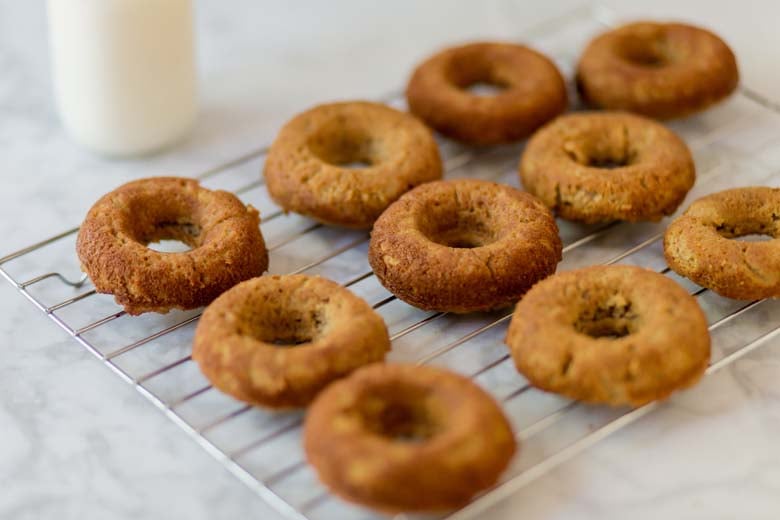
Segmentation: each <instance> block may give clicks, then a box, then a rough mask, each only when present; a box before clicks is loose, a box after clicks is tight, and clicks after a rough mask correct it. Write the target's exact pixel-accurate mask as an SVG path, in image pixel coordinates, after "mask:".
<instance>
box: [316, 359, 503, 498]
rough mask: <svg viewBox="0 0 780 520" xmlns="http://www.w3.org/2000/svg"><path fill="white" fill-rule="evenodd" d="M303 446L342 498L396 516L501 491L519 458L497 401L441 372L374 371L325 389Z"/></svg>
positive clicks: (359, 372) (427, 369)
mask: <svg viewBox="0 0 780 520" xmlns="http://www.w3.org/2000/svg"><path fill="white" fill-rule="evenodd" d="M304 447H305V450H306V456H307V458H308V460H309V462H310V463H311V464H312V465H313V466H314V468H315V469H316V470H317V473H318V475H319V477H320V479H321V480H322V481H323V482H324V483H325V485H326V486H328V488H330V489H331V490H332V491H333V492H334V493H335V494H337V495H339V496H340V497H342V498H344V499H346V500H349V501H352V502H357V503H359V504H364V505H367V506H370V507H373V508H375V509H380V510H383V511H387V512H399V511H443V510H447V509H453V508H456V507H459V506H462V505H464V504H465V503H466V502H468V501H469V499H470V498H471V497H473V496H474V494H476V493H477V492H479V491H481V490H484V489H486V488H488V487H490V486H492V485H493V484H495V482H496V480H497V479H498V477H499V475H500V474H501V472H503V470H504V469H505V468H506V467H507V465H508V464H509V461H510V459H511V458H512V456H513V455H514V453H515V450H516V443H515V439H514V436H513V434H512V430H511V427H510V425H509V423H508V422H507V420H506V418H505V417H504V415H503V413H502V412H501V409H500V408H499V406H498V405H497V404H496V402H495V401H494V400H493V399H492V398H491V397H490V395H488V394H487V393H486V392H485V391H484V390H482V389H481V388H480V387H479V386H477V385H476V384H474V383H473V382H472V381H471V380H469V379H467V378H465V377H463V376H460V375H458V374H455V373H453V372H449V371H445V370H442V369H437V368H431V367H427V366H414V365H383V364H374V365H370V366H367V367H364V368H361V369H359V370H357V371H355V372H354V373H353V374H352V375H350V376H349V377H347V378H345V379H342V380H340V381H338V382H336V383H334V384H332V385H330V386H329V387H328V388H326V389H325V390H324V391H323V392H322V393H321V394H320V395H319V396H318V397H317V399H316V400H315V401H314V403H313V404H312V406H311V408H309V412H308V414H307V416H306V424H305V427H304Z"/></svg>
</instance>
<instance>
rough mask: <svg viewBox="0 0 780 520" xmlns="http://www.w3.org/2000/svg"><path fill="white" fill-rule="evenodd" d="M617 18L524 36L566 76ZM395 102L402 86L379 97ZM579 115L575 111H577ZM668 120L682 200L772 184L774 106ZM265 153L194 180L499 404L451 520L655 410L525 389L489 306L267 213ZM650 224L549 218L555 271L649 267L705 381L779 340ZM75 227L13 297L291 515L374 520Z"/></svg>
mask: <svg viewBox="0 0 780 520" xmlns="http://www.w3.org/2000/svg"><path fill="white" fill-rule="evenodd" d="M614 21H615V17H614V14H613V13H611V12H609V11H607V10H605V9H604V8H602V7H598V6H590V5H588V6H583V7H581V8H579V9H576V10H574V11H571V12H569V13H567V14H565V15H563V16H561V17H559V18H556V19H554V20H549V21H547V22H545V23H544V24H541V25H539V26H537V27H536V28H535V29H534V30H532V31H530V33H527V34H526V40H527V41H529V42H530V43H531V44H532V45H533V46H534V47H536V48H538V49H539V50H541V51H543V52H545V53H547V54H548V55H549V56H552V57H554V59H555V60H556V61H557V64H558V65H559V66H560V68H561V70H562V71H563V72H564V74H565V75H566V76H568V77H569V78H571V76H572V71H573V65H574V60H575V59H576V55H577V53H578V52H580V51H581V50H582V49H583V47H584V44H585V43H586V42H587V41H588V40H589V39H590V38H591V37H592V36H594V35H595V34H596V33H598V32H600V31H602V30H604V29H605V27H608V26H611V25H613V22H614ZM384 101H386V102H388V103H389V104H391V105H394V106H397V107H401V108H402V107H403V106H404V101H403V99H402V97H401V96H400V94H395V95H393V96H391V97H390V98H387V99H385V100H384ZM575 108H576V107H575ZM671 126H672V128H673V129H674V130H675V131H677V132H678V133H679V134H681V135H682V136H683V137H684V138H685V139H686V141H687V142H688V144H689V146H690V147H691V149H692V151H693V153H694V157H695V161H696V167H697V172H698V178H697V181H696V185H695V187H694V188H693V190H692V192H691V193H690V194H689V195H688V198H687V200H686V204H688V203H690V201H692V200H694V199H695V198H698V197H700V196H702V195H704V194H706V193H710V192H714V191H718V190H721V189H725V188H729V187H733V186H737V185H748V184H762V185H765V184H771V183H774V182H776V180H777V176H776V172H777V171H778V168H780V109H779V108H778V106H777V105H775V104H773V103H772V102H770V101H768V100H766V99H765V98H762V97H761V96H759V95H758V94H756V93H755V92H753V91H751V90H749V89H748V88H746V87H742V88H741V89H740V90H739V92H738V93H737V94H736V95H734V96H733V97H732V98H731V99H730V100H728V101H727V102H725V103H723V104H721V105H719V106H718V107H716V108H713V109H712V110H709V111H707V112H705V113H704V114H701V115H699V116H696V117H692V118H688V119H685V120H683V121H679V122H674V123H672V124H671ZM440 144H441V150H442V155H443V157H444V159H445V164H446V171H447V177H450V178H452V177H471V178H481V179H492V180H496V181H498V182H503V183H506V184H510V185H513V186H518V178H517V174H516V165H517V162H518V158H519V154H520V151H521V149H522V148H521V146H508V147H501V148H495V149H490V150H473V149H469V148H466V147H463V146H459V145H457V144H454V143H452V142H448V141H441V142H440ZM265 151H266V149H265V148H263V149H260V150H256V151H253V152H250V153H248V154H246V155H245V156H243V157H240V158H238V159H235V160H233V161H231V162H229V163H226V164H223V165H221V166H218V167H215V168H212V169H210V170H208V171H206V172H204V173H202V174H200V175H199V176H198V178H200V179H201V180H202V182H203V184H204V185H205V186H207V187H210V188H222V189H229V190H232V191H233V192H234V193H236V194H238V195H239V196H240V197H241V198H242V199H243V200H244V201H245V202H247V203H251V204H253V205H254V206H256V207H257V208H259V209H260V211H261V212H262V214H263V215H264V219H263V222H262V224H261V226H262V231H263V234H264V236H265V239H266V242H267V244H268V246H269V251H270V255H271V272H272V273H304V272H305V273H309V274H318V275H322V276H326V277H328V278H331V279H333V280H336V281H338V282H340V283H342V284H343V285H344V286H346V287H349V288H350V289H351V290H352V291H354V292H355V293H356V294H358V295H359V296H361V297H363V298H365V299H366V300H367V301H368V302H370V303H371V304H372V305H373V307H374V309H376V310H377V312H379V313H380V314H381V315H382V317H383V318H384V320H385V322H386V323H387V326H388V328H389V331H390V335H391V338H392V340H393V348H392V352H391V354H390V355H389V359H388V361H390V362H400V361H403V362H414V363H430V364H434V365H437V366H442V367H446V368H449V369H451V370H455V371H458V372H460V373H463V374H467V375H469V376H470V377H472V378H473V379H474V380H475V381H476V382H478V383H479V384H480V385H481V386H482V387H483V388H485V389H487V390H488V391H489V392H490V393H491V394H492V395H493V396H494V397H495V398H496V399H497V400H498V401H500V402H501V403H502V405H503V408H504V410H505V411H506V413H507V415H508V416H509V417H510V420H511V422H512V424H513V427H514V429H515V432H516V433H517V437H518V440H519V441H520V442H521V450H520V453H519V455H518V456H517V457H516V458H515V460H514V461H513V462H512V464H511V466H510V468H509V470H508V471H507V472H506V473H505V474H504V475H503V477H502V479H501V481H500V483H499V484H497V485H496V486H495V487H494V488H492V489H490V490H488V491H487V492H485V493H483V494H482V495H481V496H479V497H477V498H476V499H475V500H474V501H473V502H472V503H471V504H470V505H468V506H467V507H465V508H464V509H461V510H460V511H456V512H452V513H450V514H449V515H446V516H447V517H448V518H467V517H468V518H472V517H474V516H475V515H476V514H478V513H479V512H481V511H483V510H485V509H486V508H488V507H490V506H492V505H494V504H496V503H497V502H499V501H500V500H502V499H504V498H506V497H508V496H510V495H511V494H512V493H513V492H514V491H516V490H517V489H519V488H520V487H522V486H524V485H526V484H527V483H529V482H531V481H533V480H534V479H536V478H538V477H540V476H541V475H543V474H545V473H547V472H548V471H550V470H551V469H553V468H555V467H556V466H557V465H559V464H561V463H562V462H564V461H566V460H568V459H570V458H571V457H573V456H574V455H576V454H577V453H579V452H581V451H582V450H584V449H586V448H587V447H589V446H591V445H593V444H594V443H596V442H597V441H599V440H601V439H603V438H604V437H606V436H607V435H609V434H610V433H612V432H615V431H617V430H618V429H620V428H622V427H624V426H626V425H628V424H630V423H632V422H633V421H636V420H637V419H638V418H640V417H642V416H644V415H646V414H648V413H649V412H651V411H652V410H654V409H655V408H657V407H658V406H663V405H662V404H658V403H653V404H649V405H646V406H644V407H641V408H638V409H627V408H618V409H615V408H608V407H595V406H589V405H585V404H582V403H578V402H574V401H570V400H567V399H564V398H561V397H559V396H555V395H552V394H548V393H543V392H541V391H538V390H536V389H534V388H532V387H530V386H529V385H528V383H527V381H525V380H524V379H523V377H522V376H520V375H519V374H518V373H517V372H516V371H515V369H514V367H513V364H512V363H511V360H510V357H509V354H508V351H507V349H506V347H505V346H504V345H503V342H502V340H503V336H504V334H505V330H506V326H507V323H508V321H509V318H510V313H509V312H508V311H506V310H504V311H502V312H495V313H483V314H471V315H465V316H463V315H460V316H456V315H451V314H447V313H441V312H426V311H422V310H419V309H415V308H413V307H411V306H409V305H406V304H405V303H403V302H401V301H399V300H397V299H396V298H395V297H394V296H392V295H391V294H390V293H388V292H387V291H386V290H385V289H384V288H383V287H382V286H381V285H380V284H379V283H378V281H377V280H376V278H375V277H374V276H373V273H372V272H371V269H370V267H369V265H368V262H367V259H366V253H367V246H368V234H367V233H365V232H361V231H352V230H344V229H335V228H328V227H325V226H323V225H321V224H319V223H316V222H314V221H312V220H309V219H307V218H304V217H302V216H299V215H294V214H285V213H283V212H282V210H281V209H280V208H279V207H278V206H276V205H275V204H274V203H273V202H272V201H271V199H270V198H269V196H268V193H267V191H266V189H265V187H264V185H263V181H262V180H261V178H260V171H261V168H262V163H263V159H264V154H265ZM667 223H668V219H667V220H665V221H663V222H659V223H640V224H628V223H613V224H609V225H604V226H583V225H577V224H572V223H569V222H565V221H560V220H559V221H558V225H559V227H560V232H561V238H562V240H563V242H564V245H565V247H564V257H563V261H562V263H561V264H560V266H559V270H569V269H575V268H578V267H582V266H586V265H591V264H598V263H602V264H614V263H617V262H622V263H629V264H634V265H640V266H644V267H647V268H650V269H655V270H657V271H659V272H661V273H663V274H665V275H666V276H669V277H671V278H673V279H674V280H676V281H677V282H679V283H680V284H681V285H682V286H684V287H686V288H687V289H688V290H689V291H690V293H691V294H693V295H694V296H695V297H696V298H697V299H698V302H699V304H700V305H701V307H702V308H703V309H704V311H705V313H706V315H707V318H708V320H709V326H710V333H711V335H712V340H713V354H712V362H711V365H710V367H709V369H708V370H707V375H710V374H712V373H714V372H716V371H718V370H720V369H722V368H723V367H725V366H728V365H729V364H730V363H732V362H733V361H735V360H736V359H738V358H739V357H741V356H743V355H745V354H746V353H748V352H750V351H752V350H754V349H756V348H758V347H760V346H762V345H764V344H766V343H768V342H769V341H770V340H771V339H773V338H775V337H776V336H778V335H780V303H778V302H777V301H774V300H763V301H753V302H742V301H735V300H729V299H725V298H722V297H720V296H718V295H716V294H714V293H713V292H711V291H708V290H706V289H704V288H701V287H698V286H696V285H694V284H692V283H691V282H689V281H688V280H685V279H682V278H680V277H678V276H676V275H675V274H674V273H672V272H670V271H669V268H668V267H666V265H665V262H664V258H663V250H662V244H661V240H660V239H661V237H662V233H663V230H664V228H665V226H666V224H667ZM77 230H78V228H74V229H69V230H67V231H65V232H63V233H60V234H58V235H56V236H53V237H51V238H49V239H48V240H45V241H43V242H40V243H37V244H34V245H31V246H29V247H26V248H24V249H22V250H20V251H18V252H16V253H13V254H10V255H8V256H5V257H4V258H1V259H0V274H2V275H3V276H4V277H5V278H6V279H7V280H8V281H9V282H10V283H11V284H13V286H14V287H16V288H17V289H18V291H19V292H20V293H21V294H22V295H24V296H25V297H26V298H27V299H28V300H30V301H31V302H32V303H33V304H34V305H35V306H36V307H37V308H38V309H40V310H41V311H42V312H43V313H45V314H46V315H47V316H48V317H49V318H50V319H52V320H54V322H55V323H57V325H59V326H60V327H61V328H63V329H64V330H65V331H66V332H67V333H68V334H69V335H70V336H72V337H73V338H74V339H75V340H76V341H77V342H78V343H80V344H81V345H82V346H83V347H85V348H86V349H87V350H89V352H91V353H92V354H93V355H95V356H96V357H97V358H98V359H99V360H100V361H101V362H103V363H104V364H105V365H106V366H107V367H109V368H110V369H111V370H113V371H114V372H115V373H116V374H117V375H119V376H120V377H121V378H122V379H124V380H125V381H127V382H128V383H130V384H131V385H133V386H134V387H135V388H136V389H137V390H138V391H139V392H140V393H141V394H143V395H144V396H145V397H146V398H148V399H149V400H150V401H151V402H152V403H154V404H155V405H156V406H157V407H158V408H159V409H160V410H161V411H162V412H163V413H165V414H166V415H167V416H168V417H169V418H170V419H171V420H173V421H174V422H175V423H176V424H178V425H179V426H180V427H181V428H182V429H183V430H184V431H185V432H186V433H187V434H189V435H190V436H191V437H192V438H193V439H194V440H195V441H197V442H198V443H199V444H200V445H201V446H202V447H203V448H205V449H206V450H207V451H208V452H209V453H211V454H212V455H213V456H214V457H215V458H216V459H217V460H218V461H219V462H221V463H222V464H224V465H225V466H226V467H227V468H228V469H229V470H230V471H231V472H232V473H233V474H235V475H236V476H237V477H238V478H239V479H240V480H241V481H243V482H244V483H245V484H247V485H248V486H250V487H251V488H252V489H253V490H254V491H256V492H257V494H259V495H260V496H261V497H262V498H263V499H265V500H266V502H267V503H268V504H270V505H271V506H272V507H274V508H275V509H276V510H277V511H278V512H279V513H280V514H281V515H283V516H284V517H287V518H291V519H300V520H302V519H306V518H311V519H315V518H340V519H349V518H372V517H374V516H375V514H374V513H372V512H371V511H368V510H366V509H362V508H359V507H356V506H352V505H348V504H346V503H344V502H341V501H340V500H338V499H336V498H334V497H333V496H332V495H330V494H328V492H327V490H326V489H325V488H324V487H323V486H322V485H321V484H320V483H319V482H318V480H317V478H316V475H315V474H314V472H313V470H312V469H311V468H310V467H309V466H308V465H307V464H306V462H305V459H304V455H303V452H302V449H301V424H302V417H303V415H302V412H285V413H278V412H271V411H267V410H263V409H259V408H254V407H251V406H248V405H246V404H244V403H241V402H238V401H235V400H233V399H232V398H230V397H227V396H225V395H223V394H221V393H220V392H219V391H217V390H215V389H214V388H213V387H212V386H211V385H209V383H208V381H207V380H206V379H205V378H204V377H203V376H202V375H201V373H200V372H199V370H198V368H197V366H196V365H195V363H194V362H193V361H192V359H191V357H190V345H191V340H192V336H193V332H194V329H195V325H196V321H197V320H198V317H199V316H200V313H201V311H200V310H194V311H188V312H183V311H174V312H171V313H169V314H165V315H160V314H147V315H142V316H138V317H131V316H128V315H126V314H125V313H124V312H123V311H122V310H121V309H120V308H119V307H118V306H117V305H116V304H115V303H114V302H113V299H112V297H111V296H108V295H101V294H97V293H96V292H95V290H94V288H90V285H89V284H90V282H89V281H88V280H87V279H86V278H85V277H84V276H81V275H80V270H79V264H78V259H77V258H76V255H75V236H76V232H77Z"/></svg>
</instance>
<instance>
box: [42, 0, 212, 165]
mask: <svg viewBox="0 0 780 520" xmlns="http://www.w3.org/2000/svg"><path fill="white" fill-rule="evenodd" d="M48 16H49V32H50V40H51V42H50V43H51V57H52V67H53V77H54V90H55V95H56V97H57V105H58V108H59V112H60V116H61V118H62V122H63V124H64V126H65V128H66V129H67V130H68V131H69V133H70V134H71V135H72V136H73V138H74V139H76V140H77V141H79V142H81V143H82V144H84V145H86V146H88V147H89V148H92V149H93V150H95V151H97V152H99V153H103V154H107V155H118V156H130V155H139V154H144V153H149V152H153V151H155V150H158V149H161V148H164V147H165V146H168V145H170V144H172V143H174V142H175V141H177V140H179V139H181V138H182V137H183V136H184V135H185V134H186V133H187V131H188V130H189V129H190V128H191V126H192V124H193V122H194V119H195V114H196V106H197V103H196V95H197V93H196V72H195V56H194V54H195V53H194V41H193V12H192V2H191V0H49V2H48Z"/></svg>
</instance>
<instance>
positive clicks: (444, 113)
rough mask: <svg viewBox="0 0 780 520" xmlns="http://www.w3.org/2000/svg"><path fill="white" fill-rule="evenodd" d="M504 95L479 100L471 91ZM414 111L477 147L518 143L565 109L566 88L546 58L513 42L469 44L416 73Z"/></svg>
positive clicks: (410, 92)
mask: <svg viewBox="0 0 780 520" xmlns="http://www.w3.org/2000/svg"><path fill="white" fill-rule="evenodd" d="M478 83H488V84H491V85H495V86H498V87H502V88H503V90H502V91H501V92H500V93H498V94H497V95H495V96H478V95H475V94H473V93H471V92H469V91H468V87H470V86H472V85H475V84H478ZM406 99H407V102H408V104H409V109H410V110H411V112H412V113H413V114H415V115H417V116H418V117H420V118H421V119H422V120H423V121H425V122H426V123H427V124H428V125H429V126H431V127H432V128H434V129H435V130H437V131H439V132H440V133H442V134H443V135H446V136H447V137H451V138H453V139H457V140H458V141H462V142H465V143H470V144H475V145H491V144H500V143H508V142H513V141H519V140H521V139H524V138H526V137H527V136H529V135H530V134H531V133H532V132H533V131H534V130H536V129H537V128H538V127H539V126H541V125H542V124H544V123H545V122H547V121H549V120H550V119H552V118H554V117H555V116H557V115H558V114H561V113H562V112H563V111H564V110H566V105H567V99H566V85H565V83H564V81H563V77H561V73H560V72H558V69H557V68H556V67H555V64H554V63H553V62H552V61H550V60H549V59H548V58H547V57H546V56H544V55H543V54H541V53H539V52H537V51H535V50H533V49H530V48H528V47H525V46H523V45H516V44H512V43H471V44H468V45H463V46H461V47H453V48H450V49H446V50H443V51H441V52H439V53H438V54H436V55H434V56H432V57H431V58H429V59H428V60H426V61H425V62H423V63H422V64H421V65H419V66H418V67H417V69H416V70H415V71H414V73H413V74H412V78H411V79H410V80H409V85H408V86H407V88H406Z"/></svg>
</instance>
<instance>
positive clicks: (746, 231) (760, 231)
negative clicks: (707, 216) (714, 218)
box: [715, 219, 780, 242]
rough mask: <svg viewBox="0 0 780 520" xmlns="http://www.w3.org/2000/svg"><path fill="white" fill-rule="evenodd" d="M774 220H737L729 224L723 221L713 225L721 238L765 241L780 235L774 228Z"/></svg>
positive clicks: (741, 240)
mask: <svg viewBox="0 0 780 520" xmlns="http://www.w3.org/2000/svg"><path fill="white" fill-rule="evenodd" d="M775 223H776V222H775V221H774V219H773V221H772V222H771V223H769V222H766V223H764V222H760V221H759V222H739V223H735V224H730V223H727V222H724V223H722V224H719V225H717V226H715V231H716V232H717V233H718V234H719V235H720V236H722V237H723V238H728V239H731V240H738V241H740V242H766V241H769V240H773V239H775V238H778V237H780V233H778V231H776V230H775Z"/></svg>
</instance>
